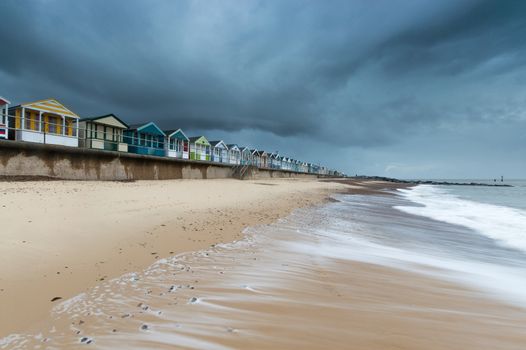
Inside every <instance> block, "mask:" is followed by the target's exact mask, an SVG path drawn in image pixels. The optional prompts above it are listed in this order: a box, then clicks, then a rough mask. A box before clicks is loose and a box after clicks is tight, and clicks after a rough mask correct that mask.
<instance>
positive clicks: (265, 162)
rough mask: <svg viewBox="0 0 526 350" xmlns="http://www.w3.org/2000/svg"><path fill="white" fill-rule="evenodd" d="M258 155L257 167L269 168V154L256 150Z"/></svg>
mask: <svg viewBox="0 0 526 350" xmlns="http://www.w3.org/2000/svg"><path fill="white" fill-rule="evenodd" d="M258 155H259V163H260V164H259V167H260V168H270V164H269V163H270V159H269V154H268V153H267V152H265V151H258Z"/></svg>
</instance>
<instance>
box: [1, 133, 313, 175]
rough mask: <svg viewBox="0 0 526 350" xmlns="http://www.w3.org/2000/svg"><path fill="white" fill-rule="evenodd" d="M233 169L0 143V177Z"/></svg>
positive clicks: (200, 172) (229, 172) (227, 172)
mask: <svg viewBox="0 0 526 350" xmlns="http://www.w3.org/2000/svg"><path fill="white" fill-rule="evenodd" d="M233 174H234V172H233V167H232V166H230V165H226V164H220V163H212V162H196V161H187V160H179V159H171V158H165V157H155V156H145V155H138V154H132V153H121V152H111V151H100V150H92V149H85V148H75V147H65V146H55V145H43V144H38V143H26V142H17V141H10V140H0V177H2V178H11V177H15V178H16V177H24V178H54V179H66V180H109V181H125V180H163V179H222V178H231V177H233ZM273 177H279V178H284V177H314V178H315V177H316V175H309V174H299V173H295V172H290V171H278V170H265V169H254V170H253V171H251V173H250V174H249V176H247V177H246V178H251V179H259V178H273Z"/></svg>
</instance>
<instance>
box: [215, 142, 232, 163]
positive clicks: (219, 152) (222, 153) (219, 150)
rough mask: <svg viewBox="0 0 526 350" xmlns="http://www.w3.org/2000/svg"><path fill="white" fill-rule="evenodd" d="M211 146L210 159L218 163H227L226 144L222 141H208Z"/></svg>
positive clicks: (228, 159) (228, 160)
mask: <svg viewBox="0 0 526 350" xmlns="http://www.w3.org/2000/svg"><path fill="white" fill-rule="evenodd" d="M210 146H211V147H212V161H213V162H218V163H229V162H230V158H229V155H228V146H227V145H226V143H224V142H223V141H210Z"/></svg>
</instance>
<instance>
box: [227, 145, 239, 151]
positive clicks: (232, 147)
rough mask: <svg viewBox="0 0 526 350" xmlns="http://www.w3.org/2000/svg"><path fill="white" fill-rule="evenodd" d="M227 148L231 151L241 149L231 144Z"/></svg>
mask: <svg viewBox="0 0 526 350" xmlns="http://www.w3.org/2000/svg"><path fill="white" fill-rule="evenodd" d="M226 146H227V147H228V149H229V150H234V151H239V147H237V145H236V144H235V143H229V144H228V145H226Z"/></svg>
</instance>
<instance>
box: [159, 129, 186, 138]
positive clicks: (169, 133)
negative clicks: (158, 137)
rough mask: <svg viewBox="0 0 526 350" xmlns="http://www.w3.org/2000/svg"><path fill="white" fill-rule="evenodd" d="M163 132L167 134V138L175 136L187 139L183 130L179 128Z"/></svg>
mask: <svg viewBox="0 0 526 350" xmlns="http://www.w3.org/2000/svg"><path fill="white" fill-rule="evenodd" d="M163 132H164V133H165V134H166V136H168V138H175V139H179V140H185V141H188V140H189V139H188V136H186V134H185V133H184V132H183V130H181V129H171V130H163Z"/></svg>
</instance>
